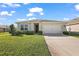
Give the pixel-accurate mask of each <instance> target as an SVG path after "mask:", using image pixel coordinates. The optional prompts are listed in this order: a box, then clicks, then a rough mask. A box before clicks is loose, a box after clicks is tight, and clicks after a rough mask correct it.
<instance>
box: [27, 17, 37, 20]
mask: <svg viewBox="0 0 79 59" xmlns="http://www.w3.org/2000/svg"><path fill="white" fill-rule="evenodd" d="M34 19H37V18H35V17H31V18H28V20H34Z"/></svg>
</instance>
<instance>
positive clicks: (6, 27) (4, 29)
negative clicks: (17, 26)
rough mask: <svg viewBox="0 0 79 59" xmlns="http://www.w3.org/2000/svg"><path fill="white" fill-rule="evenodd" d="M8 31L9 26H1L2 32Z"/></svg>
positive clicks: (0, 30)
mask: <svg viewBox="0 0 79 59" xmlns="http://www.w3.org/2000/svg"><path fill="white" fill-rule="evenodd" d="M6 31H8V26H6V25H0V32H6Z"/></svg>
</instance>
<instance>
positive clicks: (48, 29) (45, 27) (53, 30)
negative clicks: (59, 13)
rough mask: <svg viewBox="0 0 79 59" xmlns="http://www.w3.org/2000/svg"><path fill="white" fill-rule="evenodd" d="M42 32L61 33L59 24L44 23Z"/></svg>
mask: <svg viewBox="0 0 79 59" xmlns="http://www.w3.org/2000/svg"><path fill="white" fill-rule="evenodd" d="M43 33H62V29H61V25H53V24H46V25H45V24H44V25H43Z"/></svg>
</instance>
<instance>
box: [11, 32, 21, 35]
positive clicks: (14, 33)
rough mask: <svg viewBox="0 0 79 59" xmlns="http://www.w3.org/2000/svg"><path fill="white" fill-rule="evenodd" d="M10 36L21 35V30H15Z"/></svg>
mask: <svg viewBox="0 0 79 59" xmlns="http://www.w3.org/2000/svg"><path fill="white" fill-rule="evenodd" d="M12 36H22V32H21V31H15V32H13V33H12Z"/></svg>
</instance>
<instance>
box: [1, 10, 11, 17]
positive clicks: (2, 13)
mask: <svg viewBox="0 0 79 59" xmlns="http://www.w3.org/2000/svg"><path fill="white" fill-rule="evenodd" d="M0 15H1V16H12V14H11V13H9V12H8V11H2V12H0Z"/></svg>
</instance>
